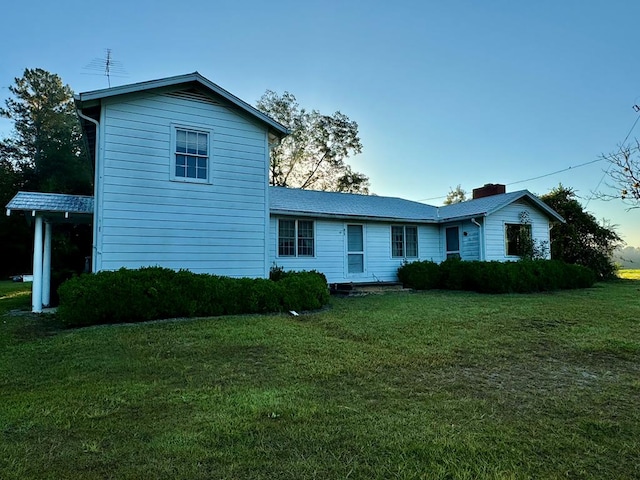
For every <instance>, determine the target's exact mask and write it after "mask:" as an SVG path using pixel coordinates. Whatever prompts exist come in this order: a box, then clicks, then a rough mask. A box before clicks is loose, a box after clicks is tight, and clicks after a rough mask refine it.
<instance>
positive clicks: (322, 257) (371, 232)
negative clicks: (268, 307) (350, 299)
mask: <svg viewBox="0 0 640 480" xmlns="http://www.w3.org/2000/svg"><path fill="white" fill-rule="evenodd" d="M353 224H361V223H358V222H353ZM314 225H315V256H314V257H279V256H278V255H277V248H278V247H277V243H278V238H277V235H278V218H276V217H272V218H271V220H270V228H269V232H270V235H269V237H270V238H269V261H270V264H271V265H272V266H273V265H277V266H279V267H282V268H284V269H285V270H317V271H319V272H322V273H324V274H325V276H326V277H327V281H328V282H329V283H343V282H354V283H358V282H377V281H384V282H389V281H397V280H398V267H400V265H402V263H403V261H404V259H402V258H393V257H392V256H391V224H389V223H378V222H368V223H364V224H362V225H364V240H365V272H364V273H363V274H358V275H349V274H348V273H347V266H346V255H347V249H346V240H345V235H346V225H347V222H344V221H338V220H325V219H316V220H315V221H314ZM438 252H439V238H438V227H437V226H435V225H419V226H418V254H419V258H416V259H407V260H408V261H414V260H432V259H433V260H434V259H435V257H437V255H438Z"/></svg>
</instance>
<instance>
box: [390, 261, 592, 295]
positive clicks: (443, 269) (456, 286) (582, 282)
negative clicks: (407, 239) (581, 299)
mask: <svg viewBox="0 0 640 480" xmlns="http://www.w3.org/2000/svg"><path fill="white" fill-rule="evenodd" d="M398 278H399V279H400V281H401V282H402V283H403V284H404V286H405V287H409V288H414V289H416V290H428V289H435V288H437V289H444V290H468V291H475V292H480V293H531V292H545V291H552V290H562V289H573V288H587V287H591V286H592V285H593V284H594V283H595V282H596V275H595V273H594V272H593V271H592V270H590V269H588V268H586V267H583V266H580V265H572V264H568V263H564V262H561V261H559V260H522V261H519V262H496V261H493V262H478V261H462V260H459V259H448V260H446V261H444V262H442V263H440V264H436V263H434V262H431V261H421V262H413V263H407V264H405V265H402V266H401V267H400V268H399V269H398Z"/></svg>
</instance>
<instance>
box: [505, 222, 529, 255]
mask: <svg viewBox="0 0 640 480" xmlns="http://www.w3.org/2000/svg"><path fill="white" fill-rule="evenodd" d="M531 238H532V237H531V224H527V223H524V224H523V223H506V224H505V244H506V251H507V256H510V257H521V256H522V255H523V254H524V253H525V249H526V248H527V243H528V242H530V241H531Z"/></svg>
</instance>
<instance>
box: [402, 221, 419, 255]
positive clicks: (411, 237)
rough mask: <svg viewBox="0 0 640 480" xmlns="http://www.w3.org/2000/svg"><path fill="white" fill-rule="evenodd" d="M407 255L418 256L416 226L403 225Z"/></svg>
mask: <svg viewBox="0 0 640 480" xmlns="http://www.w3.org/2000/svg"><path fill="white" fill-rule="evenodd" d="M405 234H406V239H405V242H406V245H407V257H417V256H418V227H405Z"/></svg>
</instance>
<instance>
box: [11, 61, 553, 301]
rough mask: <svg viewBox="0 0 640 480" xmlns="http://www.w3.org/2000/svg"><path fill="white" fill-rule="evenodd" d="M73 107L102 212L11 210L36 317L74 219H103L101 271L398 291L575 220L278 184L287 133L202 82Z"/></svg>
mask: <svg viewBox="0 0 640 480" xmlns="http://www.w3.org/2000/svg"><path fill="white" fill-rule="evenodd" d="M75 102H76V106H77V111H78V116H79V118H80V121H81V124H82V128H83V131H84V134H85V138H86V140H87V145H88V147H89V148H88V149H89V152H90V155H91V158H92V161H93V163H94V167H95V180H94V197H93V202H88V201H86V199H80V200H83V203H82V205H83V207H84V211H78V212H74V211H73V210H69V209H68V205H72V204H74V198H71V197H72V196H65V198H64V199H60V198H59V199H58V200H57V202H58V203H56V208H57V210H51V207H50V203H51V198H50V197H47V195H46V194H37V193H27V192H21V193H19V194H18V195H17V196H16V197H15V198H14V199H13V200H12V201H11V202H10V203H9V204H8V205H7V212H8V213H9V212H10V211H11V210H16V211H27V212H30V213H31V215H33V216H34V217H35V218H36V240H35V248H34V277H35V278H34V311H39V309H41V308H42V303H44V304H45V305H46V303H47V301H48V296H45V295H44V294H40V293H38V294H36V293H37V290H36V289H37V288H40V290H41V291H47V289H48V286H46V285H45V286H44V287H43V286H42V278H43V277H44V279H45V281H46V279H47V274H48V273H47V270H48V268H49V266H48V265H49V264H50V249H49V251H48V250H47V248H46V246H47V245H48V242H50V227H46V225H48V224H50V223H52V222H54V221H55V219H56V218H59V217H60V215H63V214H64V217H65V218H68V217H69V214H70V212H71V216H72V217H73V215H76V216H78V217H83V218H84V217H87V216H90V217H91V220H92V223H93V229H94V235H93V252H92V270H93V271H94V272H98V271H101V270H115V269H118V268H121V267H126V268H139V267H142V266H148V265H160V266H164V267H168V268H173V269H188V270H191V271H194V272H207V273H215V274H219V275H228V276H233V277H267V276H268V274H269V270H270V268H272V267H273V266H275V265H277V266H280V267H283V268H285V269H316V270H318V271H321V272H323V273H325V275H326V276H327V279H328V281H329V282H330V283H341V282H377V281H394V280H397V275H396V271H397V268H398V266H400V265H401V264H402V262H405V261H413V260H417V259H430V260H434V261H436V262H439V261H442V260H444V259H446V258H448V257H451V256H459V257H460V258H462V259H465V260H466V259H474V260H502V261H505V260H512V259H517V258H518V245H517V241H515V240H514V239H516V237H517V235H516V233H517V232H518V231H519V230H520V229H522V228H527V229H531V233H532V235H533V237H534V238H535V239H536V240H537V241H541V242H548V241H549V229H550V228H551V226H552V224H553V222H562V221H563V219H562V218H561V217H560V216H559V215H558V214H557V213H556V212H554V211H553V210H552V209H550V208H549V207H547V206H546V205H545V204H544V203H543V202H541V201H540V200H539V199H538V198H537V197H535V196H534V195H533V194H531V193H529V192H528V191H526V190H523V191H519V192H511V193H504V188H503V187H502V189H499V190H497V191H495V188H496V186H494V185H490V186H486V187H485V188H483V189H479V190H478V191H477V195H475V196H476V197H478V198H476V199H474V200H471V201H468V202H464V203H461V204H456V205H451V206H447V207H440V208H439V207H434V206H431V205H425V204H422V203H418V202H412V201H409V200H403V199H400V198H388V197H378V196H363V195H353V194H343V193H328V192H315V191H305V190H296V189H286V188H279V187H269V151H270V148H271V146H272V145H274V144H277V142H279V141H280V140H281V139H282V138H283V137H284V136H286V135H287V134H288V130H287V129H286V128H285V127H284V126H282V125H281V124H279V123H278V122H276V121H275V120H273V119H271V118H270V117H268V116H267V115H265V114H263V113H262V112H260V111H258V110H256V109H255V108H254V107H252V106H251V105H249V104H248V103H246V102H244V101H243V100H240V99H239V98H237V97H235V96H234V95H232V94H231V93H229V92H227V91H226V90H224V89H223V88H221V87H219V86H218V85H216V84H214V83H213V82H211V81H209V80H207V79H206V78H204V77H202V76H201V75H200V74H198V73H192V74H187V75H181V76H176V77H170V78H165V79H160V80H154V81H150V82H143V83H136V84H131V85H124V86H119V87H113V88H108V89H104V90H98V91H93V92H86V93H81V94H79V95H77V96H76V98H75ZM474 193H476V192H474ZM483 195H488V196H483ZM67 197H69V198H67ZM47 202H49V203H47ZM54 203H55V202H54ZM43 223H44V224H45V227H46V228H44V229H43V227H42V225H43ZM38 225H39V226H38ZM43 231H44V233H43ZM43 245H44V247H43ZM43 249H44V253H43ZM38 272H40V273H38ZM38 284H40V286H39V287H38ZM40 297H44V299H43V300H44V301H43V302H40Z"/></svg>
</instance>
